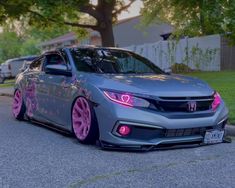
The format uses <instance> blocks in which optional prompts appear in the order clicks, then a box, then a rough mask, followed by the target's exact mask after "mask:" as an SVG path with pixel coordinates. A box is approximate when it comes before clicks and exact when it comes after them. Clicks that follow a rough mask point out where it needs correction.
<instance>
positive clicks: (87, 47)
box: [44, 45, 131, 54]
mask: <svg viewBox="0 0 235 188" xmlns="http://www.w3.org/2000/svg"><path fill="white" fill-rule="evenodd" d="M75 49H87V50H120V51H129V52H131V51H130V50H128V49H124V48H117V47H99V46H92V45H85V46H76V47H65V48H59V49H56V50H52V51H46V52H45V53H44V54H51V53H56V52H58V51H62V50H75Z"/></svg>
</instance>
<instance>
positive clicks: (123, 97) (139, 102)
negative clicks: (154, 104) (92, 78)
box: [103, 91, 150, 107]
mask: <svg viewBox="0 0 235 188" xmlns="http://www.w3.org/2000/svg"><path fill="white" fill-rule="evenodd" d="M103 92H104V95H105V96H106V97H107V98H108V99H110V100H111V101H113V102H115V103H118V104H122V105H125V106H129V107H149V105H150V103H149V102H148V101H147V100H145V99H142V98H139V97H134V96H133V95H130V94H127V93H116V92H111V91H103Z"/></svg>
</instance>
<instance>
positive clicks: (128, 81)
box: [12, 47, 228, 149]
mask: <svg viewBox="0 0 235 188" xmlns="http://www.w3.org/2000/svg"><path fill="white" fill-rule="evenodd" d="M12 109H13V110H12V111H13V115H14V117H15V118H16V119H18V120H23V119H27V120H30V121H33V122H38V123H40V124H44V125H47V126H48V125H49V126H51V127H53V128H56V129H60V130H63V131H69V132H72V133H74V135H75V136H76V138H77V139H78V140H79V141H80V142H81V143H84V144H91V143H95V142H96V141H99V143H100V146H101V147H103V148H117V149H152V148H159V147H167V146H175V145H182V144H214V143H220V142H222V141H223V137H224V128H225V125H226V122H227V118H228V110H227V108H226V106H225V104H224V102H223V100H222V99H221V97H220V95H219V93H218V92H216V91H214V90H213V89H212V88H211V87H210V86H209V85H208V84H207V83H205V82H203V81H201V80H199V79H196V78H192V77H187V76H181V75H174V74H167V73H165V72H163V71H162V70H161V69H160V68H158V67H157V66H156V65H154V64H153V63H152V62H150V61H149V60H147V59H145V58H144V57H141V56H139V55H137V54H135V53H133V52H130V51H127V50H123V49H117V48H98V47H80V48H65V49H61V50H56V51H51V52H47V53H45V54H43V55H41V56H40V57H39V58H38V59H36V60H34V61H33V62H32V64H30V67H29V69H27V70H26V71H24V72H23V73H21V74H19V75H18V77H17V80H16V85H15V94H14V102H13V106H12Z"/></svg>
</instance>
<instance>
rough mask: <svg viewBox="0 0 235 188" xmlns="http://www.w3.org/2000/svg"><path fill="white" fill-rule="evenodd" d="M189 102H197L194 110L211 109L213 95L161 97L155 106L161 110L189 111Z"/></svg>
mask: <svg viewBox="0 0 235 188" xmlns="http://www.w3.org/2000/svg"><path fill="white" fill-rule="evenodd" d="M189 102H195V103H196V109H195V110H194V111H206V110H210V109H211V106H212V102H213V96H208V97H159V100H155V102H154V103H155V107H156V108H157V109H158V110H159V111H161V112H189V111H190V110H189Z"/></svg>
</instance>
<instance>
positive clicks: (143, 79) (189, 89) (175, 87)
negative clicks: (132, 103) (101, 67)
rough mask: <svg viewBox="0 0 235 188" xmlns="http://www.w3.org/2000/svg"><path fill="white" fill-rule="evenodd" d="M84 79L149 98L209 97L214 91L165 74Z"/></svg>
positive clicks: (181, 77)
mask: <svg viewBox="0 0 235 188" xmlns="http://www.w3.org/2000/svg"><path fill="white" fill-rule="evenodd" d="M86 79H88V80H89V82H90V83H92V84H94V85H95V86H96V87H98V88H100V89H110V90H117V91H123V92H130V93H138V94H144V95H151V96H159V97H161V96H167V97H178V96H181V97H189V96H190V97H193V96H210V95H212V94H213V92H214V90H213V89H211V87H210V86H209V85H208V84H207V83H205V82H203V81H201V80H199V79H197V78H193V77H188V76H182V75H175V74H172V75H166V74H158V75H156V74H144V75H134V74H133V75H113V74H89V76H88V75H87V76H86Z"/></svg>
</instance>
